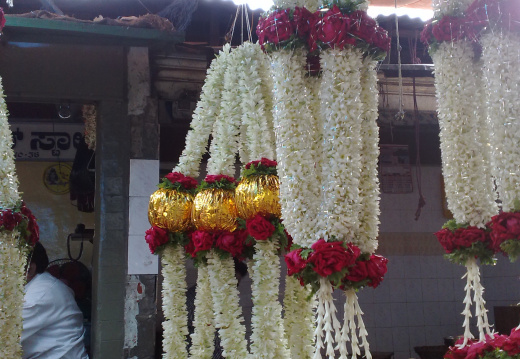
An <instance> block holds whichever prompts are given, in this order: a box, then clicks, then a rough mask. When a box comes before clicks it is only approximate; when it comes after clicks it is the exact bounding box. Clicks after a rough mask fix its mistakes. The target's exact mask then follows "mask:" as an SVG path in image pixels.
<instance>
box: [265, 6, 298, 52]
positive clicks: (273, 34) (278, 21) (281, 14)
mask: <svg viewBox="0 0 520 359" xmlns="http://www.w3.org/2000/svg"><path fill="white" fill-rule="evenodd" d="M287 12H288V10H278V11H275V12H273V13H271V14H270V15H269V16H268V17H267V18H266V19H263V21H261V22H259V23H258V27H257V32H256V33H257V35H258V39H259V41H260V43H262V44H265V43H267V42H271V43H274V44H276V45H277V44H278V43H279V42H280V41H285V40H289V38H290V37H291V35H292V34H294V28H293V23H292V22H291V19H290V18H289V14H288V13H287Z"/></svg>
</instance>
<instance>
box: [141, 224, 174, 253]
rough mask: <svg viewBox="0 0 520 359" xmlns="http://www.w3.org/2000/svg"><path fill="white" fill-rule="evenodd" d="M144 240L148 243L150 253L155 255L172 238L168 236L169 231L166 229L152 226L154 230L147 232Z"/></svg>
mask: <svg viewBox="0 0 520 359" xmlns="http://www.w3.org/2000/svg"><path fill="white" fill-rule="evenodd" d="M144 240H145V241H146V243H148V247H149V248H150V252H152V254H155V252H156V251H157V248H158V247H160V246H162V245H164V244H166V243H168V242H169V241H170V237H169V236H168V231H167V230H166V229H163V228H160V227H157V226H152V228H150V229H148V230H147V231H146V232H145V236H144Z"/></svg>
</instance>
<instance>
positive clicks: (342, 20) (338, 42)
mask: <svg viewBox="0 0 520 359" xmlns="http://www.w3.org/2000/svg"><path fill="white" fill-rule="evenodd" d="M350 21H351V20H350V18H349V17H347V16H344V15H343V14H342V13H341V10H340V9H339V8H338V6H337V5H334V6H333V7H332V9H331V10H329V11H327V13H325V16H323V18H322V19H321V20H320V21H319V22H318V25H317V26H318V31H317V39H318V40H319V41H322V42H324V43H326V44H328V45H329V46H331V47H335V46H337V47H339V48H340V49H343V47H345V45H346V44H352V45H353V44H355V42H356V40H355V39H354V38H353V37H352V36H350V35H349V31H350Z"/></svg>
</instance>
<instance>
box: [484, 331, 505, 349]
mask: <svg viewBox="0 0 520 359" xmlns="http://www.w3.org/2000/svg"><path fill="white" fill-rule="evenodd" d="M507 339H508V336H507V335H499V334H495V335H494V336H492V337H491V336H488V337H487V338H486V342H487V343H489V345H490V346H491V347H492V348H493V349H495V348H499V349H502V346H503V345H504V343H505V342H506V341H507Z"/></svg>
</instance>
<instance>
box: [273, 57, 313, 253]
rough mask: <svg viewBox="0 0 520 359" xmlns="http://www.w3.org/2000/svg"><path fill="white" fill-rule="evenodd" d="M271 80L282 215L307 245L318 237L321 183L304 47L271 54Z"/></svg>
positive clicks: (300, 242) (294, 234)
mask: <svg viewBox="0 0 520 359" xmlns="http://www.w3.org/2000/svg"><path fill="white" fill-rule="evenodd" d="M271 60H272V61H271V66H272V74H273V82H274V96H273V98H274V103H275V106H274V114H273V117H274V124H275V134H276V156H277V161H278V167H277V168H278V176H279V177H280V204H281V208H282V219H283V221H284V226H285V228H287V231H288V232H289V233H290V234H291V236H292V237H293V240H294V243H295V244H298V245H301V246H303V247H310V246H311V245H312V244H313V243H314V242H315V241H316V240H317V239H318V238H317V235H318V234H317V233H316V221H317V214H318V208H319V192H320V186H319V184H318V183H317V182H316V179H317V178H318V174H317V172H316V167H315V163H316V162H317V161H316V159H317V153H315V152H314V151H315V150H316V147H315V146H309V145H310V144H312V143H314V142H316V138H317V137H318V136H317V134H316V133H314V131H313V128H314V126H313V119H312V115H311V111H310V110H309V108H308V102H309V100H308V99H309V96H310V94H309V90H308V89H307V87H306V86H305V80H304V73H303V71H304V67H305V63H306V54H305V53H304V52H303V50H300V49H296V50H294V51H288V50H280V51H275V52H273V53H272V54H271Z"/></svg>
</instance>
